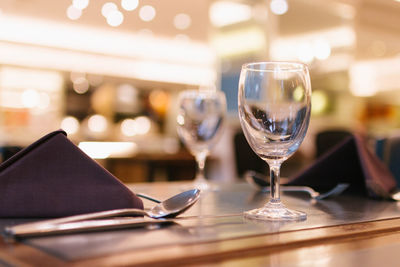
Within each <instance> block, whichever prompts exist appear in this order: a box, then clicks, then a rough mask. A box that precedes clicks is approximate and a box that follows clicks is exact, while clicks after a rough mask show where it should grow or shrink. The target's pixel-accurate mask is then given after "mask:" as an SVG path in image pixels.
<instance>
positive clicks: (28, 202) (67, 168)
mask: <svg viewBox="0 0 400 267" xmlns="http://www.w3.org/2000/svg"><path fill="white" fill-rule="evenodd" d="M120 208H140V209H143V202H142V201H141V200H140V199H139V198H138V197H137V196H136V195H135V194H134V193H132V192H131V191H130V190H129V189H128V188H127V187H125V186H124V185H123V184H122V183H121V182H120V181H119V180H118V179H117V178H116V177H114V176H113V175H112V174H111V173H109V172H108V171H107V170H106V169H104V168H103V167H102V166H100V165H99V164H98V163H97V162H96V161H94V160H92V159H91V158H90V157H89V156H87V155H86V154H85V153H84V152H82V151H81V150H80V149H79V148H78V147H77V146H76V145H74V144H73V143H72V142H71V141H69V140H68V138H67V136H66V133H65V132H64V131H62V130H59V131H55V132H52V133H49V134H48V135H46V136H44V137H42V138H41V139H39V140H38V141H36V142H34V143H33V144H31V145H30V146H28V147H26V148H25V149H23V150H21V151H20V152H18V153H17V154H15V155H14V156H12V157H11V158H10V159H8V160H7V161H5V162H4V163H3V164H1V165H0V217H25V218H26V217H35V218H39V217H61V216H69V215H75V214H81V213H88V212H96V211H103V210H111V209H120Z"/></svg>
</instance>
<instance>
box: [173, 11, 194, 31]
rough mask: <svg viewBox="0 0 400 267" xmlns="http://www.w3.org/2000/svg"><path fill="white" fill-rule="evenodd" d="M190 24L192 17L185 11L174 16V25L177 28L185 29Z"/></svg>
mask: <svg viewBox="0 0 400 267" xmlns="http://www.w3.org/2000/svg"><path fill="white" fill-rule="evenodd" d="M191 24H192V18H191V17H190V16H189V15H188V14H185V13H180V14H177V15H176V16H175V17H174V26H175V28H177V29H178V30H186V29H187V28H189V27H190V25H191Z"/></svg>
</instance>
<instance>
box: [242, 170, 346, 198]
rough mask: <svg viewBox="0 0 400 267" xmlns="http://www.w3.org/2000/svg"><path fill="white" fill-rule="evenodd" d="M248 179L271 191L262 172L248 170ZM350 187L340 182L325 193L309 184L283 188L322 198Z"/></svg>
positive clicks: (265, 190) (287, 190) (259, 187)
mask: <svg viewBox="0 0 400 267" xmlns="http://www.w3.org/2000/svg"><path fill="white" fill-rule="evenodd" d="M244 176H245V179H246V181H247V182H248V183H249V184H251V185H252V186H253V187H255V188H257V189H259V190H260V189H261V190H262V191H264V192H268V191H270V187H269V186H270V184H269V182H267V180H266V178H265V176H263V175H262V174H259V173H256V172H254V171H247V172H246V173H245V175H244ZM348 187H349V184H347V183H339V184H337V185H336V186H335V187H334V188H332V189H331V190H329V191H328V192H325V193H322V194H321V193H319V192H317V191H315V190H314V189H312V188H311V187H309V186H290V185H282V186H281V190H282V191H286V192H306V193H308V194H309V195H310V196H311V198H312V199H316V200H321V199H325V198H328V197H332V196H337V195H339V194H341V193H342V192H343V191H344V190H346V189H347V188H348Z"/></svg>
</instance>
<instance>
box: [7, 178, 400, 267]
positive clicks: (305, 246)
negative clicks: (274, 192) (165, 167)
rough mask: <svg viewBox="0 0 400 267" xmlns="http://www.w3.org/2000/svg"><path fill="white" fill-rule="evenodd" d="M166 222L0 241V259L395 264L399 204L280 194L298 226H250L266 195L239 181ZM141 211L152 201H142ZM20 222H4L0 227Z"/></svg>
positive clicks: (164, 187) (155, 192)
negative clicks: (302, 215) (250, 213)
mask: <svg viewBox="0 0 400 267" xmlns="http://www.w3.org/2000/svg"><path fill="white" fill-rule="evenodd" d="M217 186H218V190H216V191H212V192H206V193H203V194H202V196H201V198H200V200H199V201H198V202H197V203H196V204H195V205H194V206H193V207H192V208H191V209H189V210H188V211H187V212H185V213H184V214H183V215H181V216H179V217H178V218H177V219H176V220H175V222H174V223H172V224H168V225H165V224H161V225H151V226H148V227H136V228H129V229H123V230H110V231H102V232H91V233H80V234H68V235H57V236H47V237H36V238H27V239H23V240H19V241H15V240H7V239H3V240H2V241H1V242H0V259H1V261H2V262H4V263H7V264H10V265H14V264H15V265H18V266H19V265H22V266H23V265H40V266H63V265H68V266H71V265H72V266H75V265H76V266H104V265H106V266H113V265H115V266H119V265H124V266H125V265H132V266H134V265H163V266H167V265H171V266H177V265H186V264H189V263H190V264H200V265H204V264H205V265H207V266H209V265H217V266H225V265H227V266H236V265H237V266H314V265H315V266H339V265H341V266H342V267H344V266H354V265H357V266H377V265H378V264H381V263H383V262H384V263H385V266H398V263H397V257H396V256H397V253H396V251H400V250H399V249H400V238H399V237H400V232H399V230H400V217H399V214H400V205H399V203H397V202H394V201H384V200H373V199H367V198H365V197H361V196H352V195H347V194H343V195H340V196H337V197H335V198H332V199H326V200H322V201H314V200H311V199H310V198H309V197H308V196H307V195H306V194H305V193H293V192H292V193H283V194H282V195H281V198H282V201H283V202H284V203H285V204H286V205H287V206H288V207H290V208H293V209H297V210H302V211H305V212H306V213H307V219H306V220H304V221H300V222H290V221H287V222H279V221H254V220H248V219H246V218H244V217H243V216H242V213H243V211H245V210H249V209H253V208H258V207H260V206H262V205H263V204H264V203H265V202H266V201H267V200H268V197H269V196H268V194H267V193H262V192H257V191H255V190H254V189H253V188H252V187H250V186H249V185H247V184H245V183H232V184H219V185H217ZM128 187H129V188H130V189H131V190H133V191H134V192H142V193H147V194H149V195H152V196H154V197H157V198H158V199H160V200H163V199H166V198H168V197H170V196H172V195H174V194H177V193H179V192H182V191H184V190H186V189H189V188H191V184H190V183H183V182H168V183H151V184H149V183H148V184H129V185H128ZM144 204H145V207H146V208H149V207H151V206H153V205H154V203H152V202H150V201H148V200H144ZM18 223H21V220H17V219H8V220H6V219H3V220H1V226H2V227H4V226H7V225H13V224H18Z"/></svg>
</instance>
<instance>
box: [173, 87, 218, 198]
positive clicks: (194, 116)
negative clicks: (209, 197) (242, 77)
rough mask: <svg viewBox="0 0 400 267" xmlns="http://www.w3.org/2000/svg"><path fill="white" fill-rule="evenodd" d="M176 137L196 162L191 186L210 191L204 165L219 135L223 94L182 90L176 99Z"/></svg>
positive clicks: (216, 91) (214, 91)
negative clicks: (194, 175)
mask: <svg viewBox="0 0 400 267" xmlns="http://www.w3.org/2000/svg"><path fill="white" fill-rule="evenodd" d="M178 105H179V111H178V115H177V124H178V127H177V130H178V135H179V137H180V138H181V140H182V141H183V143H184V144H185V146H186V147H187V148H188V150H189V151H190V152H191V153H192V155H193V156H194V157H195V159H196V163H197V173H196V177H195V179H194V186H195V187H196V188H198V189H200V190H202V191H207V190H210V189H212V188H211V185H210V184H209V183H208V181H207V180H206V178H205V175H204V166H205V162H206V158H207V156H208V155H209V154H210V150H211V148H212V147H213V146H214V145H215V144H216V143H217V141H218V139H219V137H220V136H221V133H222V128H223V124H224V118H225V113H226V99H225V94H224V93H223V92H222V91H219V90H212V89H210V90H207V89H204V90H184V91H181V92H180V93H179V96H178Z"/></svg>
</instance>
